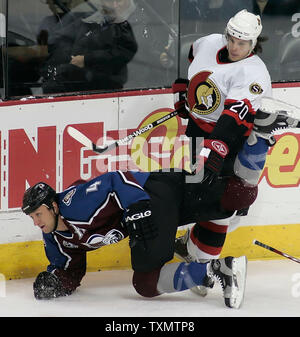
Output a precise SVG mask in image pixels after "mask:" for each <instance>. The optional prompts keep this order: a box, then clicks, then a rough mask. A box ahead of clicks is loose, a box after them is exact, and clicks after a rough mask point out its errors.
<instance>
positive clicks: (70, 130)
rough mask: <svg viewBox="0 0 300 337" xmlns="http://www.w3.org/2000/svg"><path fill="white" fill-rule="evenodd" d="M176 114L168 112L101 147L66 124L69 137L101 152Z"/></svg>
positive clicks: (175, 112)
mask: <svg viewBox="0 0 300 337" xmlns="http://www.w3.org/2000/svg"><path fill="white" fill-rule="evenodd" d="M177 115H178V111H177V110H174V111H172V112H170V113H169V114H168V115H165V116H163V117H161V118H159V119H157V120H156V121H154V122H152V123H149V124H147V125H146V126H144V127H142V128H140V129H138V130H135V131H133V132H132V133H130V134H129V135H128V136H126V137H124V138H121V139H119V140H117V141H115V142H114V143H112V144H110V145H106V146H103V147H99V146H97V145H96V144H95V143H93V142H92V141H91V140H90V139H89V138H88V137H86V136H85V135H84V134H83V133H82V132H80V131H78V130H77V129H75V128H73V127H72V126H68V128H67V132H68V134H69V135H70V136H71V137H73V138H74V139H76V140H77V141H78V142H79V143H81V144H82V145H84V146H86V147H87V148H88V149H89V150H92V151H94V152H97V153H101V154H102V153H104V152H106V151H110V150H112V149H114V148H116V147H118V146H119V145H123V144H125V143H127V142H129V141H130V140H131V139H132V138H135V137H137V136H139V135H141V134H143V133H145V132H146V131H148V130H151V129H153V128H154V127H156V126H158V125H160V124H162V123H164V122H166V121H167V120H169V119H171V118H173V117H175V116H177Z"/></svg>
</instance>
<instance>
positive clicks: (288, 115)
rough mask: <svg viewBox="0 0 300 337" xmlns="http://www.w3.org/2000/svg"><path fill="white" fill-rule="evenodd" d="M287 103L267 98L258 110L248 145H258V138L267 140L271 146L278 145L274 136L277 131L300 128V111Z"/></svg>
mask: <svg viewBox="0 0 300 337" xmlns="http://www.w3.org/2000/svg"><path fill="white" fill-rule="evenodd" d="M298 109H299V108H297V107H293V106H291V105H289V104H287V103H285V102H281V101H277V100H274V99H272V98H268V97H265V98H263V99H262V105H261V107H260V108H259V109H258V110H257V113H256V116H255V120H254V127H253V132H252V133H251V135H250V136H249V139H248V143H249V145H253V144H255V143H256V141H257V140H256V136H259V137H261V138H264V139H266V140H267V141H268V142H269V144H270V146H273V145H274V144H275V143H276V140H275V138H274V136H273V134H274V133H275V132H276V131H279V130H283V129H288V128H300V111H298Z"/></svg>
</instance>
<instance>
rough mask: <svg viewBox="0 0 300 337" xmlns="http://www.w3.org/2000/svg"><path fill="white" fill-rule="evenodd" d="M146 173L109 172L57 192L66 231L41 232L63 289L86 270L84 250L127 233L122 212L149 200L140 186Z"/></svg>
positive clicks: (75, 282)
mask: <svg viewBox="0 0 300 337" xmlns="http://www.w3.org/2000/svg"><path fill="white" fill-rule="evenodd" d="M148 177H149V173H142V172H120V171H117V172H109V173H106V174H103V175H101V176H98V177H96V178H94V179H92V180H90V181H88V182H84V183H81V184H78V185H74V186H71V187H69V188H68V189H66V190H65V191H64V192H61V193H58V204H59V210H60V215H61V216H62V218H63V220H64V223H65V225H66V226H67V227H68V231H55V232H53V233H49V234H45V233H43V239H44V243H45V251H46V255H47V258H48V260H49V261H50V265H49V266H48V268H47V270H48V271H50V272H53V273H55V274H56V275H57V276H58V277H59V278H60V280H61V281H62V283H63V285H64V287H65V288H67V289H69V290H71V291H73V290H74V289H75V288H76V287H78V286H79V285H80V281H81V279H82V277H83V276H84V275H85V272H86V252H87V251H90V250H94V249H98V248H100V247H102V246H104V245H108V244H112V243H116V242H118V241H120V240H122V239H123V238H125V237H126V236H127V235H128V234H127V231H126V229H125V228H124V227H123V226H122V223H121V221H122V219H123V217H124V212H125V211H126V209H127V208H128V207H129V206H130V205H131V204H134V203H136V202H138V201H140V200H147V199H149V195H148V194H147V193H146V192H145V191H144V189H143V186H144V184H145V183H146V181H147V179H148Z"/></svg>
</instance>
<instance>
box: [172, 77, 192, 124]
mask: <svg viewBox="0 0 300 337" xmlns="http://www.w3.org/2000/svg"><path fill="white" fill-rule="evenodd" d="M188 84H189V80H186V79H184V78H177V80H175V82H174V83H173V84H172V91H173V94H174V108H175V110H177V111H178V115H179V116H180V117H181V118H185V119H186V118H189V110H188V108H187V105H186V104H187V102H186V99H187V89H188Z"/></svg>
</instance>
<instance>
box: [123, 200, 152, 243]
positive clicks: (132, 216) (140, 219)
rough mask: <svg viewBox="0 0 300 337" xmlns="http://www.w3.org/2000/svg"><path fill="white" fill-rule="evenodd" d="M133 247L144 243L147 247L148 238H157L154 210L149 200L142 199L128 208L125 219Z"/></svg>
mask: <svg viewBox="0 0 300 337" xmlns="http://www.w3.org/2000/svg"><path fill="white" fill-rule="evenodd" d="M124 222H125V225H126V228H127V230H128V234H129V245H130V247H131V248H133V247H134V246H136V245H137V244H142V245H143V246H144V248H145V249H147V244H146V241H147V240H152V239H154V238H156V236H157V234H158V231H157V228H156V226H155V224H154V223H153V219H152V210H151V205H150V201H149V200H141V201H138V202H137V203H135V204H132V205H130V206H129V208H128V209H127V212H126V215H125V219H124Z"/></svg>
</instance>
